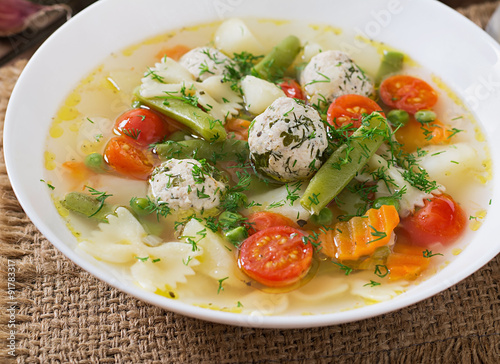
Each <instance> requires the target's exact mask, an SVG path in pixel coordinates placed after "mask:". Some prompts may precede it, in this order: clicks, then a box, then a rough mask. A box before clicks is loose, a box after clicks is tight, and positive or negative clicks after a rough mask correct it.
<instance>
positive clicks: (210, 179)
mask: <svg viewBox="0 0 500 364" xmlns="http://www.w3.org/2000/svg"><path fill="white" fill-rule="evenodd" d="M214 174H215V168H214V167H212V166H211V165H210V164H208V163H207V162H205V161H197V160H195V159H175V158H172V159H169V160H168V161H166V162H163V163H162V164H161V165H160V166H159V167H157V168H155V170H154V171H153V174H152V176H151V178H150V179H149V184H150V188H151V194H152V195H153V198H154V200H155V202H156V203H158V204H164V203H166V204H168V206H169V207H170V208H172V209H180V210H189V209H194V210H198V211H202V210H209V209H212V208H214V207H217V206H219V204H220V201H221V196H222V193H223V192H224V191H225V190H226V188H227V186H226V184H225V183H223V182H221V181H219V180H218V179H216V178H214Z"/></svg>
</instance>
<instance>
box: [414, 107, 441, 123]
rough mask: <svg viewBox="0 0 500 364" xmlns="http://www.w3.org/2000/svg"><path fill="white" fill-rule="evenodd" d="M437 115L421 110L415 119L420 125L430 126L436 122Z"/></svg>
mask: <svg viewBox="0 0 500 364" xmlns="http://www.w3.org/2000/svg"><path fill="white" fill-rule="evenodd" d="M436 117H437V116H436V113H435V112H434V111H432V110H419V111H417V112H416V113H415V119H416V120H417V121H418V122H419V123H420V124H429V123H432V122H433V121H435V120H436Z"/></svg>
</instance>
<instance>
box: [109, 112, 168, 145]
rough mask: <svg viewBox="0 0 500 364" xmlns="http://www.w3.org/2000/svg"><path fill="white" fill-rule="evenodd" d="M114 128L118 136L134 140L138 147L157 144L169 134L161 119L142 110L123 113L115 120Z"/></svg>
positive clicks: (152, 113)
mask: <svg viewBox="0 0 500 364" xmlns="http://www.w3.org/2000/svg"><path fill="white" fill-rule="evenodd" d="M114 128H115V131H116V132H117V133H118V134H121V135H123V136H126V137H127V138H130V139H133V140H135V141H136V142H137V143H138V144H139V145H149V144H153V143H156V142H159V141H160V140H162V139H163V138H165V136H167V135H168V134H169V128H168V125H167V123H166V122H165V121H163V119H162V117H161V116H160V115H158V114H157V113H155V112H154V111H152V110H149V109H144V108H137V109H132V110H129V111H126V112H124V113H123V114H121V115H120V116H119V117H118V118H117V119H116V121H115V127H114Z"/></svg>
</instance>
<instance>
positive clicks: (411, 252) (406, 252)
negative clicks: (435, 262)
mask: <svg viewBox="0 0 500 364" xmlns="http://www.w3.org/2000/svg"><path fill="white" fill-rule="evenodd" d="M429 263H430V259H429V258H426V257H424V253H423V250H422V248H421V247H419V246H413V245H408V244H399V243H396V244H395V245H394V250H393V253H392V254H390V255H389V257H387V262H386V264H385V265H386V267H387V269H388V270H389V273H390V274H389V279H390V280H392V281H394V280H398V279H407V280H414V279H416V278H417V277H418V276H419V275H420V274H421V273H422V272H423V271H424V270H426V269H427V268H428V267H429Z"/></svg>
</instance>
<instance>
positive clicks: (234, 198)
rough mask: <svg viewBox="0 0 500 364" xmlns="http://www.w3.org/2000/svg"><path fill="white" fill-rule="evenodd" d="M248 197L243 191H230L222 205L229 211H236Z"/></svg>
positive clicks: (243, 204) (244, 203) (245, 202)
mask: <svg viewBox="0 0 500 364" xmlns="http://www.w3.org/2000/svg"><path fill="white" fill-rule="evenodd" d="M247 201H248V198H247V195H245V194H244V193H243V192H232V193H228V194H227V195H226V198H225V199H224V207H225V208H226V209H227V210H230V211H236V210H238V209H240V208H242V207H244V206H245V205H246V204H247Z"/></svg>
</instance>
